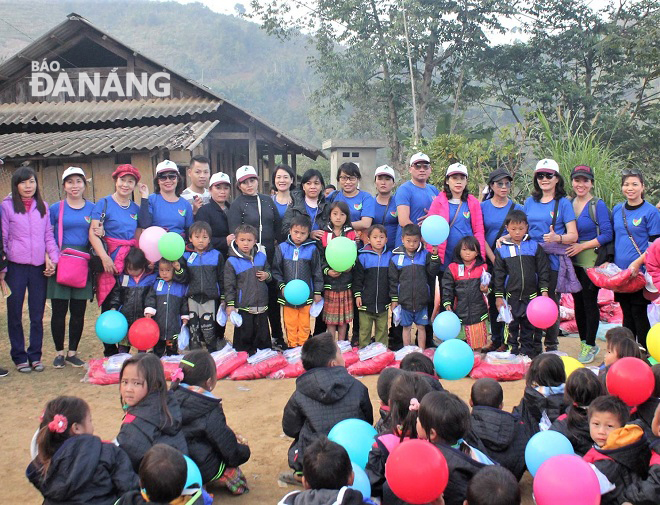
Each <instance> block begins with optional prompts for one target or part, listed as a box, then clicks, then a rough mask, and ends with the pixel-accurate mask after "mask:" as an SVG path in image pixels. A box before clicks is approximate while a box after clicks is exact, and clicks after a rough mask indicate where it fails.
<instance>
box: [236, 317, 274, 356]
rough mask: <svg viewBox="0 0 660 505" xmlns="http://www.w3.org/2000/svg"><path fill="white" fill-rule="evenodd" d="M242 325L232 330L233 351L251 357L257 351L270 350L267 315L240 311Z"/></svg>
mask: <svg viewBox="0 0 660 505" xmlns="http://www.w3.org/2000/svg"><path fill="white" fill-rule="evenodd" d="M240 314H241V317H242V318H243V324H241V325H240V326H239V327H235V328H234V349H236V350H237V351H239V352H240V351H247V353H248V354H249V355H250V356H252V355H253V354H254V353H255V352H257V349H270V331H269V329H268V315H267V313H266V312H264V313H262V314H250V313H249V312H247V311H245V310H241V311H240Z"/></svg>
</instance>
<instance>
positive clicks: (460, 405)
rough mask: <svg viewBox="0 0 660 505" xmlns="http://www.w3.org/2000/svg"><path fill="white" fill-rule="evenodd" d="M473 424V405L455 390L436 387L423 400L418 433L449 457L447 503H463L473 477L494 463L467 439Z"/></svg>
mask: <svg viewBox="0 0 660 505" xmlns="http://www.w3.org/2000/svg"><path fill="white" fill-rule="evenodd" d="M469 428H470V409H469V408H468V406H467V405H466V403H465V402H464V401H463V400H461V399H460V398H459V397H458V396H456V395H455V394H452V393H449V392H447V391H443V392H442V393H440V392H438V391H433V392H431V393H429V394H427V395H426V396H425V397H424V399H423V400H422V401H421V403H420V407H419V416H418V418H417V434H418V436H419V438H421V439H425V440H428V441H429V442H431V443H432V444H433V445H435V446H436V447H437V448H438V449H440V451H441V452H442V454H443V456H444V457H445V460H446V461H447V467H448V468H449V482H448V483H447V488H446V489H445V492H444V499H445V504H446V505H463V501H464V500H465V499H466V498H467V488H468V482H469V481H470V479H471V478H472V477H473V476H474V475H475V474H476V473H477V472H478V471H479V470H481V469H482V468H483V467H484V466H485V465H492V464H493V462H492V461H491V460H490V458H488V457H487V456H486V455H485V454H484V453H482V452H481V451H479V450H478V449H476V448H474V447H472V446H470V445H468V444H467V443H466V442H465V441H464V440H463V438H464V437H465V435H466V434H467V432H468V429H469Z"/></svg>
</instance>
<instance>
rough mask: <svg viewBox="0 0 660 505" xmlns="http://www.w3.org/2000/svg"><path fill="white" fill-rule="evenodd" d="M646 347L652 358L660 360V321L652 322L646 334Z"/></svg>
mask: <svg viewBox="0 0 660 505" xmlns="http://www.w3.org/2000/svg"><path fill="white" fill-rule="evenodd" d="M646 348H647V349H648V351H649V354H650V355H651V356H653V359H655V360H656V361H660V323H656V324H654V325H653V326H652V327H651V329H650V330H649V332H648V334H647V335H646Z"/></svg>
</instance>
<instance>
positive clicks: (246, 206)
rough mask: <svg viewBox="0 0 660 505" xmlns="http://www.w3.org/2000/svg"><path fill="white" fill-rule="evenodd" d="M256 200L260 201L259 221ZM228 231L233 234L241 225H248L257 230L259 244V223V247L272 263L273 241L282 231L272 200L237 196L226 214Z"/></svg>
mask: <svg viewBox="0 0 660 505" xmlns="http://www.w3.org/2000/svg"><path fill="white" fill-rule="evenodd" d="M257 198H259V200H261V219H259V206H258V204H257ZM227 221H228V223H229V231H230V232H231V233H234V231H235V230H236V228H237V227H238V226H239V225H241V224H250V225H252V226H254V227H255V228H256V229H257V242H259V241H260V240H259V223H260V222H261V241H260V242H261V245H263V246H264V247H265V248H266V256H268V259H269V260H271V261H272V259H273V255H274V254H275V241H276V240H279V238H280V232H281V230H282V218H281V217H280V213H279V212H278V211H277V207H276V206H275V203H274V202H273V199H272V198H270V197H269V196H266V195H261V194H259V195H239V196H238V197H236V199H234V201H233V202H232V203H231V207H229V211H228V212H227Z"/></svg>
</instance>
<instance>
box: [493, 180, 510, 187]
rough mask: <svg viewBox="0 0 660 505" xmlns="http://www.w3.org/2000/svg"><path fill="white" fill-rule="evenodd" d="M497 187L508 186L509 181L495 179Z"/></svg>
mask: <svg viewBox="0 0 660 505" xmlns="http://www.w3.org/2000/svg"><path fill="white" fill-rule="evenodd" d="M495 184H496V185H497V187H498V188H510V187H511V181H495Z"/></svg>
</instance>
